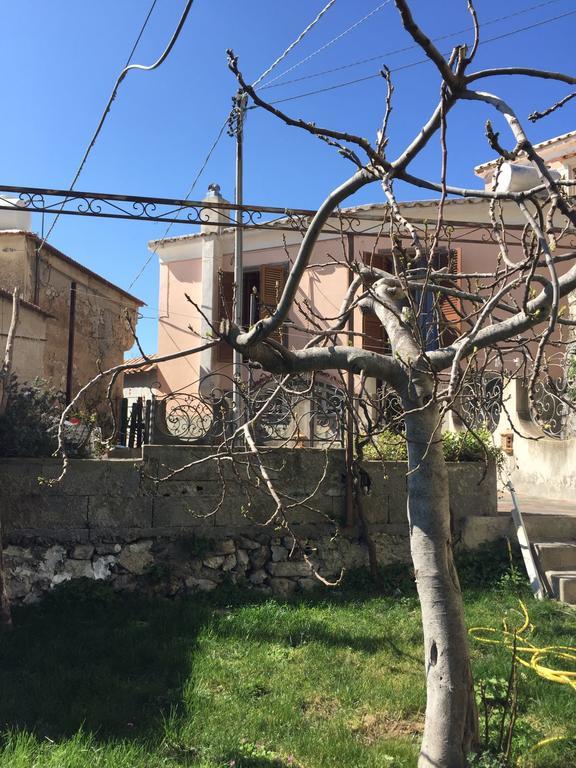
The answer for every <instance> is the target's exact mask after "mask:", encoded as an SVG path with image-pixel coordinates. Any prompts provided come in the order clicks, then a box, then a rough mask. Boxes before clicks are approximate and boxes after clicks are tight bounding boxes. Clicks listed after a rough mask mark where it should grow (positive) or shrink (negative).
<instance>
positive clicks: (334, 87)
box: [248, 11, 576, 109]
mask: <svg viewBox="0 0 576 768" xmlns="http://www.w3.org/2000/svg"><path fill="white" fill-rule="evenodd" d="M574 14H576V11H568V12H567V13H562V14H560V15H559V16H554V17H553V18H551V19H544V20H543V21H539V22H536V23H535V24H529V25H528V26H526V27H520V28H519V29H514V30H512V31H510V32H506V33H504V34H502V35H496V36H495V37H489V38H487V39H486V40H482V41H480V45H486V44H487V43H493V42H495V41H497V40H503V39H504V38H507V37H512V36H513V35H518V34H520V33H521V32H527V31H529V30H531V29H536V28H537V27H543V26H544V25H546V24H551V23H552V22H554V21H559V20H560V19H565V18H567V17H568V16H574ZM445 55H447V54H445ZM429 62H430V59H428V58H426V59H419V60H418V61H412V62H411V63H410V64H403V65H402V66H400V67H394V68H393V69H390V72H400V71H401V70H403V69H410V68H411V67H416V66H419V65H420V64H427V63H429ZM381 77H382V75H381V73H380V72H376V73H374V74H373V75H365V76H364V77H358V78H356V79H355V80H346V81H345V82H343V83H336V84H335V85H328V86H325V87H324V88H317V89H316V90H314V91H306V92H305V93H299V94H296V95H295V96H287V97H285V98H283V99H276V100H275V101H271V102H269V103H270V104H283V103H285V102H287V101H296V100H297V99H304V98H306V97H307V96H316V95H317V94H319V93H327V92H328V91H335V90H338V89H339V88H345V87H347V86H349V85H356V84H357V83H364V82H366V81H367V80H374V79H376V78H381ZM248 109H259V107H258V106H257V105H255V104H253V105H252V106H250V107H248Z"/></svg>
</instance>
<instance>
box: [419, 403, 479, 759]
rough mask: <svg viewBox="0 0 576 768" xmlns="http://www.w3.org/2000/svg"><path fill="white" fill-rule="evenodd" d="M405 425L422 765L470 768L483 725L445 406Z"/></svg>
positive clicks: (428, 410)
mask: <svg viewBox="0 0 576 768" xmlns="http://www.w3.org/2000/svg"><path fill="white" fill-rule="evenodd" d="M421 405H422V404H421V403H420V404H417V403H412V404H411V407H412V408H413V409H414V408H418V406H420V408H421ZM408 411H409V408H408ZM405 418H406V437H407V440H408V468H409V474H408V521H409V525H410V547H411V551H412V560H413V563H414V569H415V573H416V582H417V587H418V595H419V597H420V605H421V608H422V625H423V628H424V660H425V667H426V688H427V701H426V721H425V726H424V736H423V740H422V748H421V753H420V760H419V762H418V766H419V768H463V766H465V765H466V764H467V755H468V753H469V752H470V750H471V749H472V748H473V746H474V745H475V744H476V743H477V737H478V718H477V711H476V704H475V699H474V688H473V682H472V673H471V668H470V656H469V650H468V633H467V630H466V625H465V622H464V606H463V601H462V594H461V591H460V584H459V582H458V576H457V574H456V569H455V567H454V561H453V555H452V544H451V538H450V507H449V498H448V473H447V468H446V464H445V461H444V455H443V451H442V442H441V437H440V429H439V428H438V427H439V423H440V417H439V412H438V407H437V406H436V405H435V404H434V403H433V402H430V403H429V404H428V406H427V407H426V408H424V409H422V410H413V411H412V412H411V413H410V412H408V413H406V417H405Z"/></svg>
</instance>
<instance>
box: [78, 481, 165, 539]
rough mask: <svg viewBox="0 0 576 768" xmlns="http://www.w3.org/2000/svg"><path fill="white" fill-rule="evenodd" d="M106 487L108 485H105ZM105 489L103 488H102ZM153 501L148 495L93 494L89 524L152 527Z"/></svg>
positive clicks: (109, 527)
mask: <svg viewBox="0 0 576 768" xmlns="http://www.w3.org/2000/svg"><path fill="white" fill-rule="evenodd" d="M104 488H106V486H104ZM101 490H103V489H101ZM152 506H153V501H152V499H151V498H150V497H147V496H137V497H132V498H131V497H126V498H121V497H120V496H108V495H106V496H101V495H96V496H91V497H90V501H89V504H88V524H89V526H90V528H91V529H92V535H93V536H94V531H95V530H98V529H99V528H102V529H106V530H109V529H112V528H151V527H152Z"/></svg>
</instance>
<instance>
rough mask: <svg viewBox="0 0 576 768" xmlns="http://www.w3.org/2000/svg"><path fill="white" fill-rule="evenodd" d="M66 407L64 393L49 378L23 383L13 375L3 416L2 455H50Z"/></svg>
mask: <svg viewBox="0 0 576 768" xmlns="http://www.w3.org/2000/svg"><path fill="white" fill-rule="evenodd" d="M63 408H64V396H63V395H62V393H61V392H58V391H56V390H55V389H53V388H51V387H50V386H49V385H48V384H47V383H46V382H44V381H41V380H40V379H35V380H34V381H33V382H31V383H26V384H21V383H19V382H18V380H17V379H16V377H15V376H13V377H12V380H11V381H10V384H9V387H8V405H7V408H6V412H5V413H4V414H2V415H1V416H0V456H30V457H35V456H50V455H51V454H52V453H53V452H54V450H55V449H56V445H57V433H58V421H59V419H60V415H61V413H62V410H63Z"/></svg>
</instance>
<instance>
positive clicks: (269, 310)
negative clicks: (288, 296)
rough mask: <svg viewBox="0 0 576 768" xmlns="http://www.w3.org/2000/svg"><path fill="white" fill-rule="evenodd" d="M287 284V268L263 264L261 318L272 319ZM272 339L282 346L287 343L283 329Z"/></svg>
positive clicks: (261, 275) (261, 269)
mask: <svg viewBox="0 0 576 768" xmlns="http://www.w3.org/2000/svg"><path fill="white" fill-rule="evenodd" d="M285 284H286V267H285V266H284V265H283V264H263V265H262V266H261V267H260V297H259V299H260V318H261V319H264V318H265V317H270V316H271V315H272V314H273V313H274V311H275V310H276V307H277V306H278V300H279V299H280V296H282V291H283V290H284V285H285ZM272 338H273V339H275V340H276V341H279V342H280V343H282V344H285V343H286V339H285V333H284V331H283V330H282V329H279V330H278V331H276V333H273V334H272Z"/></svg>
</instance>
